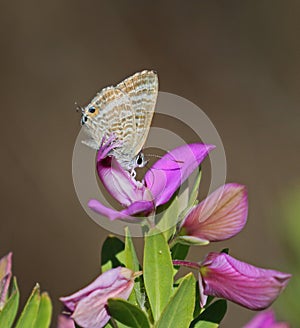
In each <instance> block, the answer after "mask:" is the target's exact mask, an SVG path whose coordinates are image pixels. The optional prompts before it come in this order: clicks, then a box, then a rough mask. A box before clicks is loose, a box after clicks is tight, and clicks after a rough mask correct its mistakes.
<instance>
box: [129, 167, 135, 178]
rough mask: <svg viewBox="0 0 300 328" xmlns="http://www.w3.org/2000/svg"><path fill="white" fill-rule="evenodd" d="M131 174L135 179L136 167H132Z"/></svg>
mask: <svg viewBox="0 0 300 328" xmlns="http://www.w3.org/2000/svg"><path fill="white" fill-rule="evenodd" d="M130 175H131V177H132V178H133V179H135V177H136V172H135V169H132V170H131V172H130Z"/></svg>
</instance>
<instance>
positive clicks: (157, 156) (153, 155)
mask: <svg viewBox="0 0 300 328" xmlns="http://www.w3.org/2000/svg"><path fill="white" fill-rule="evenodd" d="M147 156H149V157H155V158H162V156H160V155H156V154H147ZM169 160H170V161H173V162H176V163H181V164H182V163H184V161H178V160H176V159H173V158H169Z"/></svg>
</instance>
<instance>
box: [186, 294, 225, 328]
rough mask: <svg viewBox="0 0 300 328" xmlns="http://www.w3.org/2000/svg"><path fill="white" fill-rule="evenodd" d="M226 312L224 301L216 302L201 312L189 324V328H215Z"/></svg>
mask: <svg viewBox="0 0 300 328" xmlns="http://www.w3.org/2000/svg"><path fill="white" fill-rule="evenodd" d="M226 311H227V302H226V300H218V301H216V302H214V303H212V304H211V305H210V306H209V307H208V308H207V309H206V310H205V311H203V312H202V313H201V314H200V315H199V316H198V317H197V318H196V319H195V320H194V321H193V322H192V324H191V326H190V328H217V327H219V324H220V322H221V321H222V319H223V318H224V316H225V314H226Z"/></svg>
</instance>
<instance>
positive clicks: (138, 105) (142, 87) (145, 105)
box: [117, 71, 158, 155]
mask: <svg viewBox="0 0 300 328" xmlns="http://www.w3.org/2000/svg"><path fill="white" fill-rule="evenodd" d="M117 88H119V89H121V90H122V91H124V92H125V93H126V94H128V95H129V97H130V100H131V104H132V108H133V112H134V116H135V125H136V135H135V141H134V143H133V144H132V147H133V151H134V155H137V154H138V153H139V152H140V151H141V149H142V148H143V146H144V144H145V142H146V139H147V136H148V133H149V129H150V125H151V121H152V117H153V114H154V109H155V104H156V100H157V94H158V78H157V74H156V73H155V72H153V71H143V72H140V73H136V74H134V75H133V76H131V77H129V78H127V79H126V80H124V81H123V82H121V83H119V84H118V85H117Z"/></svg>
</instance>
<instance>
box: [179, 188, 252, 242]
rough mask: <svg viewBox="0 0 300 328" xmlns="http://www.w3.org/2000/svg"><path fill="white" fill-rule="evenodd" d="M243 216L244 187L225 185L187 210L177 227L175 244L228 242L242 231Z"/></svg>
mask: <svg viewBox="0 0 300 328" xmlns="http://www.w3.org/2000/svg"><path fill="white" fill-rule="evenodd" d="M247 215H248V199H247V190H246V187H245V186H242V185H239V184H236V183H228V184H226V185H224V186H222V187H220V188H218V189H217V190H216V191H215V192H213V193H212V194H211V195H209V196H208V197H207V198H206V199H205V200H203V201H202V202H201V203H200V204H199V205H196V206H194V207H193V208H192V209H191V211H190V212H189V213H188V214H187V216H186V218H185V219H184V220H183V222H182V224H181V227H180V231H179V235H180V237H179V240H181V241H186V242H188V243H197V242H198V243H204V242H209V241H220V240H224V239H228V238H230V237H232V236H234V235H236V234H237V233H239V232H240V231H241V230H242V229H243V227H244V226H245V224H246V220H247Z"/></svg>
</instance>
